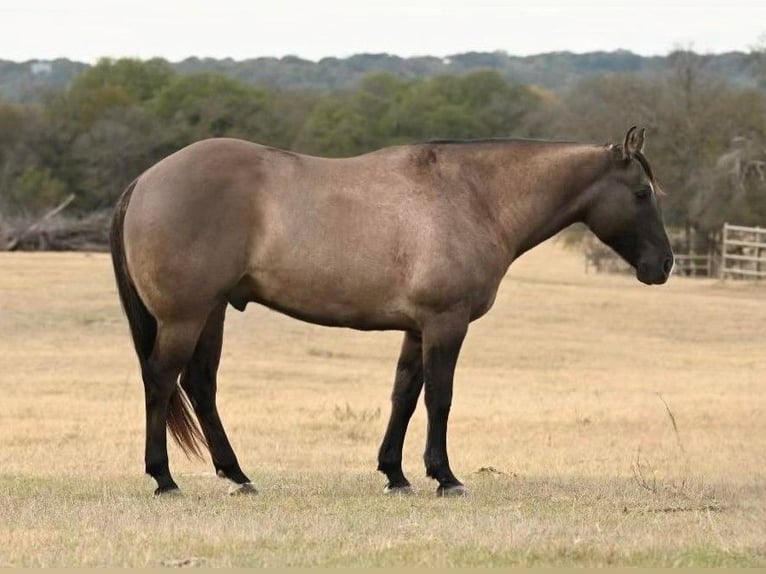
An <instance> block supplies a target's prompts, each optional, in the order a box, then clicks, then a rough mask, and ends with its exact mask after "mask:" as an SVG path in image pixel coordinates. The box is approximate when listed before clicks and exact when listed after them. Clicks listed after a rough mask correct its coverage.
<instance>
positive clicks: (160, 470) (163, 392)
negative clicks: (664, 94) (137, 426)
mask: <svg viewBox="0 0 766 574" xmlns="http://www.w3.org/2000/svg"><path fill="white" fill-rule="evenodd" d="M146 387H147V388H146V389H145V391H146V451H145V456H144V463H145V465H146V474H148V475H150V476H151V477H152V478H153V479H154V480H156V481H157V489H156V490H155V491H154V494H158V495H159V494H162V493H165V492H170V491H173V490H177V489H178V485H177V484H176V483H175V481H174V480H173V477H172V476H171V475H170V468H169V466H168V449H167V432H166V430H165V426H166V424H167V417H168V407H169V404H170V394H171V392H172V386H171V387H169V388H168V386H167V385H165V386H160V385H157V384H152V383H149V384H147V385H146Z"/></svg>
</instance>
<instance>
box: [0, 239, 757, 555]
mask: <svg viewBox="0 0 766 574" xmlns="http://www.w3.org/2000/svg"><path fill="white" fill-rule="evenodd" d="M400 337H401V336H400V334H398V333H359V332H354V331H347V330H340V329H326V328H322V327H316V326H312V325H308V324H305V323H301V322H298V321H295V320H293V319H289V318H287V317H284V316H281V315H279V314H277V313H274V312H270V311H268V310H265V309H262V308H257V307H253V306H251V308H249V309H248V310H247V312H246V313H244V314H240V313H237V312H235V311H234V310H230V311H229V315H228V318H227V333H226V339H225V343H224V355H223V363H222V367H221V376H220V384H219V388H220V394H219V405H220V410H221V413H222V417H223V419H224V423H225V424H226V426H227V428H228V430H229V434H230V437H231V439H232V442H233V444H234V447H235V450H236V451H237V453H238V455H239V458H240V461H241V463H242V466H243V468H244V470H245V472H247V473H248V474H249V475H250V476H251V478H253V480H254V482H255V484H256V486H257V488H258V489H259V491H260V493H259V494H258V495H257V496H252V497H229V496H227V495H226V490H227V486H228V485H227V484H226V483H225V482H224V481H222V480H220V479H217V478H216V477H215V476H214V475H213V473H212V467H211V466H210V465H209V463H208V462H199V461H189V460H187V459H185V458H184V457H183V455H182V454H181V453H180V451H179V450H178V449H177V448H175V446H171V452H170V460H171V469H172V470H173V471H174V474H175V477H176V480H177V482H178V483H179V485H180V486H181V489H182V490H183V496H179V497H172V498H159V499H155V498H153V497H152V496H151V492H152V489H153V488H154V484H153V481H151V480H150V479H149V478H148V477H144V476H143V475H142V472H143V450H142V449H143V441H144V434H143V433H144V429H143V420H144V418H143V417H144V415H143V388H142V385H141V383H140V380H139V375H138V369H137V363H136V359H135V356H134V354H133V350H132V347H131V344H130V341H129V338H128V330H127V325H126V323H125V320H124V318H123V317H122V315H121V311H120V308H119V304H118V301H117V296H116V293H115V289H114V285H113V280H112V276H111V268H110V264H109V261H108V258H107V256H105V255H102V254H99V255H90V254H45V253H43V254H16V253H2V254H0V363H1V364H2V369H0V404H1V405H2V408H1V410H0V564H11V565H16V566H78V565H107V564H110V565H126V566H137V565H163V564H164V565H206V566H226V565H239V566H248V565H258V566H260V565H265V566H281V565H291V566H304V565H343V566H346V565H362V566H368V565H370V566H371V565H380V566H388V565H429V566H437V565H473V566H475V565H487V566H490V565H607V564H621V565H663V566H664V565H685V566H689V565H716V566H719V565H738V566H746V565H760V566H764V565H766V287H764V286H755V285H746V284H732V283H726V284H722V283H720V282H718V281H716V280H691V279H684V278H671V281H670V282H669V284H668V285H666V286H664V287H653V288H648V287H645V286H643V285H640V284H639V283H638V282H636V281H635V279H633V278H632V277H626V276H604V275H592V274H591V275H586V274H585V273H584V270H583V266H582V261H581V258H580V257H579V256H578V255H576V254H574V253H572V252H568V251H564V250H562V249H561V248H560V247H559V246H557V245H556V244H550V243H548V244H545V245H543V246H541V247H539V248H538V249H536V250H535V251H533V252H531V253H530V254H528V255H526V256H525V257H524V258H522V259H521V260H520V261H518V262H517V263H516V264H515V265H514V266H513V268H512V270H511V272H510V274H509V275H508V277H507V278H506V280H505V281H504V283H503V285H502V287H501V290H500V293H499V295H498V299H497V302H496V304H495V307H494V309H493V310H492V311H491V312H490V313H489V315H487V316H486V317H484V318H483V319H481V320H480V321H478V322H476V323H475V324H473V325H472V327H471V329H470V331H469V334H468V337H467V339H466V343H465V345H464V350H463V353H462V356H461V361H460V363H459V366H458V371H457V376H456V385H455V389H456V390H455V400H454V403H453V408H452V416H451V421H450V422H451V424H450V458H451V461H452V464H453V468H454V470H455V472H456V474H457V475H458V477H460V478H461V479H463V481H464V482H465V483H466V485H467V486H468V488H469V489H470V495H469V496H468V497H466V498H464V499H439V498H437V497H436V496H435V495H434V490H435V487H436V485H435V484H434V483H432V481H430V480H428V479H426V478H425V476H424V470H423V466H422V461H421V451H422V447H423V443H424V427H425V424H424V423H425V420H424V419H425V416H424V409H423V406H422V400H421V404H420V405H419V406H418V410H417V411H416V413H415V417H414V419H413V423H412V425H411V429H410V433H409V436H408V440H407V443H406V445H405V471H406V472H408V474H409V476H410V479H411V480H412V481H413V486H414V487H415V488H416V493H415V494H414V495H412V496H410V497H386V496H384V495H383V494H382V489H383V485H384V478H383V476H382V475H380V474H378V473H376V472H375V466H376V452H377V447H378V444H379V441H380V439H381V438H382V434H383V430H384V428H385V424H386V418H387V415H388V396H389V392H390V389H391V383H392V379H393V372H394V366H395V362H396V358H397V352H398V348H399V342H400ZM671 414H672V416H671ZM674 426H675V428H674Z"/></svg>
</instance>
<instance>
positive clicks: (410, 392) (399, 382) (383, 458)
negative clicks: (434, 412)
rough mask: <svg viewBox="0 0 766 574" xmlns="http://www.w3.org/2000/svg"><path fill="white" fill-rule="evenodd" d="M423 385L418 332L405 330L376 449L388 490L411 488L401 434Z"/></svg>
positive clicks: (398, 490) (402, 491)
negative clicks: (385, 422)
mask: <svg viewBox="0 0 766 574" xmlns="http://www.w3.org/2000/svg"><path fill="white" fill-rule="evenodd" d="M422 388H423V352H422V347H421V340H420V335H419V334H417V333H409V332H408V333H406V334H405V335H404V341H403V343H402V350H401V352H400V354H399V362H398V364H397V366H396V379H395V381H394V391H393V393H391V418H390V419H389V421H388V428H387V429H386V435H385V437H383V443H382V444H381V445H380V451H379V453H378V470H379V471H381V472H383V473H384V474H385V475H386V477H387V478H388V484H387V485H386V492H387V493H397V492H401V493H406V492H409V491H410V489H411V488H410V481H409V480H407V477H405V476H404V472H402V447H403V446H404V435H405V433H406V432H407V425H408V424H409V422H410V418H411V417H412V413H413V412H414V411H415V406H416V405H417V403H418V397H419V396H420V391H421V389H422Z"/></svg>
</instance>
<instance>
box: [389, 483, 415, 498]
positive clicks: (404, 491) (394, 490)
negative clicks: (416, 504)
mask: <svg viewBox="0 0 766 574" xmlns="http://www.w3.org/2000/svg"><path fill="white" fill-rule="evenodd" d="M412 492H413V490H412V487H411V486H410V485H409V484H405V485H404V486H391V485H390V484H387V485H386V488H384V489H383V494H387V495H389V496H394V495H397V494H399V495H401V496H407V495H410V494H412Z"/></svg>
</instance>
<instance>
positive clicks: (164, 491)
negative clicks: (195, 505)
mask: <svg viewBox="0 0 766 574" xmlns="http://www.w3.org/2000/svg"><path fill="white" fill-rule="evenodd" d="M154 496H161V497H163V498H167V497H172V496H181V489H180V488H178V486H177V485H175V484H171V485H170V486H160V487H159V488H157V489H156V490H155V491H154Z"/></svg>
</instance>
